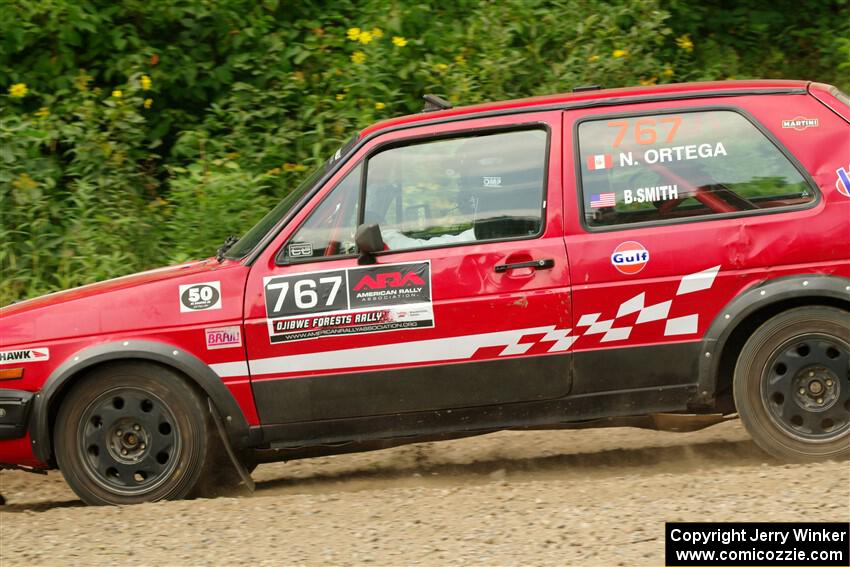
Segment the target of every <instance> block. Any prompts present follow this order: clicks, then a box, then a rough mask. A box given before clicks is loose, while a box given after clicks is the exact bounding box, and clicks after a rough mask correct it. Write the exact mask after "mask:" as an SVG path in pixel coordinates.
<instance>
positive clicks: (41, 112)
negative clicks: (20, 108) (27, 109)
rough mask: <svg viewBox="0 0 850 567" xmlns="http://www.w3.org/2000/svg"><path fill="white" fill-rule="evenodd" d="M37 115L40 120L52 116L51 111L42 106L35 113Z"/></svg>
mask: <svg viewBox="0 0 850 567" xmlns="http://www.w3.org/2000/svg"><path fill="white" fill-rule="evenodd" d="M35 115H36V116H38V117H39V118H47V117H48V116H50V109H49V108H47V107H46V106H42V107H41V108H39V109H38V110H36V111H35Z"/></svg>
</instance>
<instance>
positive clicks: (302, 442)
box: [258, 384, 696, 458]
mask: <svg viewBox="0 0 850 567" xmlns="http://www.w3.org/2000/svg"><path fill="white" fill-rule="evenodd" d="M695 393H696V385H695V384H678V385H670V386H660V387H651V388H639V389H631V390H616V391H609V392H600V393H595V394H583V395H575V396H569V397H566V398H563V399H560V400H550V401H535V402H525V403H515V404H503V405H491V406H483V407H474V408H460V409H451V410H440V411H427V412H414V413H402V414H394V415H382V416H370V417H357V418H346V419H336V420H323V421H306V422H297V423H287V424H277V425H269V426H261V427H260V428H259V429H260V430H261V431H262V442H261V445H258V448H260V447H264V448H269V449H276V450H280V451H282V452H283V453H285V456H284V455H281V457H280V458H299V457H301V456H313V455H316V454H334V453H345V452H351V451H352V450H355V451H356V450H363V449H357V448H352V447H348V446H347V445H348V444H364V443H370V442H382V441H384V442H388V441H393V443H392V444H387V443H384V444H381V443H377V444H376V446H374V447H371V448H381V447H382V446H386V447H388V446H393V445H399V444H403V443H402V442H399V441H401V440H404V442H410V443H413V442H417V441H420V440H428V439H448V438H456V437H465V436H470V435H478V434H481V433H488V432H491V431H499V430H502V429H515V428H535V427H547V426H550V427H551V426H557V425H560V424H564V425H567V424H571V423H572V424H574V423H578V422H582V421H586V420H593V419H603V418H609V417H623V416H638V415H646V414H651V413H664V412H680V411H684V410H686V408H687V403H688V400H689V399H690V398H691V397H693V395H694V394H695ZM332 446H336V447H332ZM318 447H322V451H319V452H317V451H316V449H317V448H318ZM334 449H336V450H334ZM299 453H303V455H301V454H299Z"/></svg>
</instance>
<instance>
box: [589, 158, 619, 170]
mask: <svg viewBox="0 0 850 567" xmlns="http://www.w3.org/2000/svg"><path fill="white" fill-rule="evenodd" d="M613 165H614V156H612V155H611V154H596V155H592V156H587V169H589V170H590V171H596V170H597V169H608V168H609V167H611V166H613Z"/></svg>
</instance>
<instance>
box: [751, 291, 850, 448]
mask: <svg viewBox="0 0 850 567" xmlns="http://www.w3.org/2000/svg"><path fill="white" fill-rule="evenodd" d="M734 394H735V405H736V407H737V410H738V414H739V415H740V417H741V421H742V422H743V423H744V426H745V427H746V429H747V431H748V432H749V433H750V435H751V436H752V438H753V440H754V441H755V443H756V444H757V445H758V446H759V447H760V448H761V449H762V450H764V451H765V452H767V453H769V454H770V455H772V456H774V457H776V458H778V459H780V460H783V461H795V462H806V461H820V460H827V459H843V458H847V457H849V456H850V313H848V312H847V311H844V310H842V309H837V308H834V307H826V306H811V307H799V308H795V309H791V310H788V311H785V312H783V313H781V314H779V315H777V316H775V317H773V318H772V319H770V320H768V321H767V322H765V323H764V324H763V325H762V326H761V327H759V328H758V329H757V330H756V331H755V332H754V333H753V334H752V336H751V337H750V338H749V340H747V342H746V344H745V345H744V347H743V349H742V350H741V353H740V355H739V357H738V361H737V364H736V366H735V374H734Z"/></svg>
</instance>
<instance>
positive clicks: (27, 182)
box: [12, 173, 38, 190]
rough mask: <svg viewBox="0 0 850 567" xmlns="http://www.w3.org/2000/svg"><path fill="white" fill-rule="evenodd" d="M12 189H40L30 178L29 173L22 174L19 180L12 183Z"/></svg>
mask: <svg viewBox="0 0 850 567" xmlns="http://www.w3.org/2000/svg"><path fill="white" fill-rule="evenodd" d="M12 187H14V188H15V189H23V190H30V189H35V188H36V187H38V182H37V181H36V180H35V179H33V178H32V177H30V176H29V174H28V173H22V174H20V175H19V176H18V178H17V179H15V180H14V181H12Z"/></svg>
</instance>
